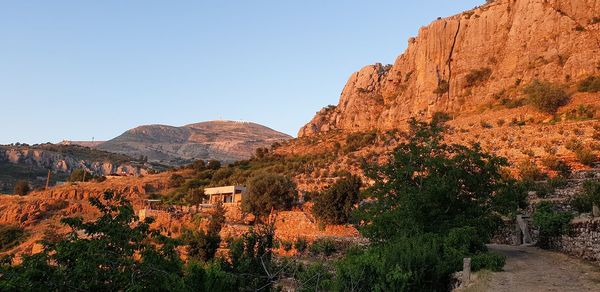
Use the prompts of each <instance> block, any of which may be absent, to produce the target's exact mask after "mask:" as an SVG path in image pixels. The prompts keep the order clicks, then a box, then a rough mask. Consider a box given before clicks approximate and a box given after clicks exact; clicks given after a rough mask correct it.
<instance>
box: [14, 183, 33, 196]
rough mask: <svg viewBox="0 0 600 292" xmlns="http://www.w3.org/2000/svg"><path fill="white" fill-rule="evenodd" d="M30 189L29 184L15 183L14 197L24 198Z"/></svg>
mask: <svg viewBox="0 0 600 292" xmlns="http://www.w3.org/2000/svg"><path fill="white" fill-rule="evenodd" d="M30 191H31V188H30V187H29V183H28V182H27V181H24V180H20V181H17V183H16V184H15V195H19V196H25V195H27V194H29V192H30Z"/></svg>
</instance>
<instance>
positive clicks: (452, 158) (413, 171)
mask: <svg viewBox="0 0 600 292" xmlns="http://www.w3.org/2000/svg"><path fill="white" fill-rule="evenodd" d="M410 126H411V135H412V139H411V141H410V142H408V143H402V144H400V145H399V146H398V148H397V149H396V150H395V151H394V153H393V154H392V157H391V161H390V162H389V163H387V164H385V165H382V166H377V165H374V166H371V167H369V168H368V169H367V175H368V176H369V177H370V178H371V179H372V180H373V181H374V182H375V183H374V184H373V186H372V187H370V188H369V189H367V192H366V194H367V197H370V198H372V199H373V200H371V202H370V203H366V204H364V205H363V206H362V207H361V208H360V210H359V211H360V212H359V215H360V218H361V219H363V220H364V222H365V224H363V226H362V227H361V229H362V232H363V234H364V235H365V236H367V237H368V238H370V239H371V240H373V241H374V242H384V241H388V240H390V239H393V238H394V237H396V236H408V235H410V234H412V233H414V232H421V233H429V232H433V233H445V232H447V231H448V230H450V229H452V228H456V227H466V226H472V227H474V228H476V229H477V230H478V231H479V234H480V235H484V234H485V235H490V234H491V232H492V231H493V227H495V225H494V224H495V222H497V221H496V220H497V218H496V217H495V216H494V215H493V214H492V212H491V210H492V209H493V207H494V206H493V205H492V204H491V202H492V200H491V199H492V197H493V196H494V195H495V194H496V192H497V191H498V190H499V189H501V188H502V187H504V186H505V184H506V182H505V179H504V178H503V177H502V174H501V171H500V170H501V168H502V167H505V166H507V165H508V163H507V160H506V159H504V158H500V157H496V156H493V155H491V154H487V153H483V152H482V151H481V148H480V147H479V145H477V144H476V145H473V146H472V147H471V148H469V147H466V146H462V145H456V144H453V145H448V144H444V143H443V142H442V135H441V134H442V131H443V130H444V127H443V124H440V123H431V124H427V123H423V122H417V121H416V120H412V121H411V123H410Z"/></svg>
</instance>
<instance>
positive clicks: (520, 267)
mask: <svg viewBox="0 0 600 292" xmlns="http://www.w3.org/2000/svg"><path fill="white" fill-rule="evenodd" d="M489 248H490V250H491V251H495V252H498V253H500V254H503V255H505V256H506V257H507V258H506V266H505V267H504V271H503V272H499V273H493V274H491V275H490V277H489V279H488V281H486V282H487V283H486V285H485V286H486V287H485V289H484V291H507V292H508V291H510V292H512V291H600V268H599V267H596V266H592V265H590V264H586V263H584V262H583V261H580V260H577V259H574V258H571V257H569V256H566V255H564V254H560V253H555V252H549V251H544V250H541V249H538V248H535V247H525V246H522V247H516V246H506V245H490V246H489Z"/></svg>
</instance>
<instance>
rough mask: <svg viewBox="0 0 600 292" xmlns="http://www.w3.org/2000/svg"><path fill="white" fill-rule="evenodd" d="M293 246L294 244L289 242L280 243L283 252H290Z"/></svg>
mask: <svg viewBox="0 0 600 292" xmlns="http://www.w3.org/2000/svg"><path fill="white" fill-rule="evenodd" d="M293 245H294V244H293V243H292V242H291V241H287V240H284V241H282V242H281V246H282V247H283V250H285V251H290V250H292V246H293Z"/></svg>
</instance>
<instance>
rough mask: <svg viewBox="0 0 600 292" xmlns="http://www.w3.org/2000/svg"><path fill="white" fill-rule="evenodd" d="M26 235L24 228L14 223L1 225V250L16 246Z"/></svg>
mask: <svg viewBox="0 0 600 292" xmlns="http://www.w3.org/2000/svg"><path fill="white" fill-rule="evenodd" d="M24 237H25V231H24V230H23V228H21V227H18V226H14V225H0V252H2V251H5V250H8V249H10V248H13V247H15V246H16V245H17V244H19V242H21V240H23V238H24Z"/></svg>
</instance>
